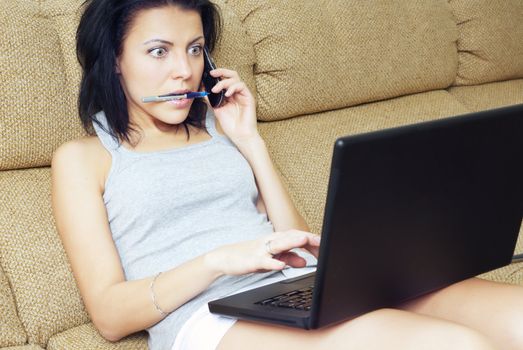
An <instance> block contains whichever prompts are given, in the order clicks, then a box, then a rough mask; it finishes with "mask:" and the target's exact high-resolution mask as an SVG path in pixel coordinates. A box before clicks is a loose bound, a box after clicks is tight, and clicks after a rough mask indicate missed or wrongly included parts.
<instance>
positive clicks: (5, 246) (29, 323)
mask: <svg viewBox="0 0 523 350" xmlns="http://www.w3.org/2000/svg"><path fill="white" fill-rule="evenodd" d="M50 187H51V174H50V169H49V168H39V169H28V170H12V171H0V194H1V201H0V222H1V223H2V225H0V256H1V257H2V260H1V263H2V267H3V269H4V272H5V273H6V275H7V277H8V279H9V282H10V283H11V289H12V290H13V294H14V295H15V296H16V303H17V309H18V316H19V317H20V320H21V321H22V324H23V325H24V328H25V330H26V332H27V336H28V340H29V343H34V344H39V345H42V346H44V347H45V344H46V343H47V340H48V339H49V338H50V337H51V336H52V335H54V334H56V333H59V332H62V331H64V330H66V329H69V328H72V327H75V326H78V325H81V324H84V323H87V322H88V321H89V318H88V316H87V314H86V312H85V310H84V307H83V304H82V302H81V299H80V295H79V292H78V290H77V288H76V284H75V281H74V278H73V276H72V273H71V270H70V267H69V265H68V263H67V259H66V256H65V252H64V250H63V248H62V245H61V242H60V239H59V237H58V234H57V233H56V230H55V227H54V222H53V219H52V213H51V191H50Z"/></svg>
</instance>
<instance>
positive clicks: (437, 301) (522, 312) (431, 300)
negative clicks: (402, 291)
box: [402, 278, 523, 350]
mask: <svg viewBox="0 0 523 350" xmlns="http://www.w3.org/2000/svg"><path fill="white" fill-rule="evenodd" d="M402 308H403V309H404V310H409V311H414V312H417V313H420V314H423V315H427V316H432V317H438V318H441V319H445V320H448V321H451V322H455V323H459V324H462V325H464V326H466V327H469V328H473V329H475V330H477V331H479V332H480V333H482V334H484V335H486V336H487V337H489V338H490V339H492V340H493V341H494V342H495V344H496V346H497V347H498V348H501V349H507V350H509V349H520V350H521V349H523V287H521V286H515V285H510V284H502V283H496V282H491V281H486V280H482V279H479V278H473V279H469V280H466V281H463V282H460V283H456V284H454V285H452V286H450V287H447V288H445V289H442V290H440V291H438V292H435V293H432V294H429V295H427V296H425V297H421V298H419V299H416V300H414V301H412V302H410V303H407V304H405V305H404V306H403V307H402Z"/></svg>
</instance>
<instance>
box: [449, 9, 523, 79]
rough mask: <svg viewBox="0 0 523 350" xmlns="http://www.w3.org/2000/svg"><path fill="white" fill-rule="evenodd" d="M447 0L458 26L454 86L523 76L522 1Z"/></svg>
mask: <svg viewBox="0 0 523 350" xmlns="http://www.w3.org/2000/svg"><path fill="white" fill-rule="evenodd" d="M449 2H450V6H451V7H452V11H453V13H454V16H455V18H456V22H457V25H458V28H459V40H458V53H459V66H458V72H457V77H456V82H455V85H475V84H482V83H488V82H493V81H500V80H509V79H516V78H523V39H522V38H523V1H521V0H503V1H491V0H475V1H470V0H450V1H449Z"/></svg>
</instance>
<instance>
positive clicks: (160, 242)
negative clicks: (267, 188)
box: [93, 109, 273, 350]
mask: <svg viewBox="0 0 523 350" xmlns="http://www.w3.org/2000/svg"><path fill="white" fill-rule="evenodd" d="M95 118H96V119H97V120H98V121H99V122H100V123H101V124H102V125H103V128H104V129H105V130H108V126H107V122H106V118H105V114H103V112H100V113H98V114H97V115H96V117H95ZM205 124H206V128H207V131H208V133H209V134H210V136H211V138H210V139H209V140H207V141H203V142H199V143H197V144H192V145H188V146H186V147H181V148H175V149H170V150H164V151H157V152H134V151H131V150H128V149H127V148H125V147H124V146H122V145H120V144H119V143H118V142H116V141H115V139H114V138H113V137H112V136H110V135H109V134H108V133H107V132H106V131H104V130H103V129H102V128H101V127H100V126H99V125H98V124H96V123H93V125H94V127H95V129H96V133H97V135H98V137H99V139H100V140H101V142H102V144H103V145H104V147H105V148H106V149H107V150H108V151H109V153H110V154H111V158H112V160H111V162H112V163H111V169H110V170H109V174H108V175H107V180H106V183H105V186H104V194H103V199H104V204H105V207H106V209H107V218H108V221H109V226H110V229H111V233H112V237H113V240H114V242H115V245H116V248H117V250H118V254H119V256H120V260H121V262H122V267H123V270H124V272H125V277H126V279H127V280H136V279H142V278H149V277H152V276H154V275H156V274H157V273H159V272H162V271H166V270H170V269H172V268H174V267H176V266H178V265H181V264H183V263H185V262H186V261H189V260H191V259H194V258H196V257H198V256H200V255H202V254H205V253H207V252H209V251H211V250H213V249H215V248H217V247H220V246H223V245H226V244H233V243H237V242H240V241H244V240H252V239H258V238H260V237H261V236H263V235H266V234H269V233H271V232H273V227H272V224H271V223H270V222H269V221H268V220H267V215H266V214H263V213H260V212H258V209H257V207H256V204H257V201H258V190H257V187H256V182H255V179H254V174H253V173H252V170H251V168H250V166H249V163H248V162H247V160H246V159H245V158H244V157H243V156H242V154H241V153H240V151H238V149H237V148H236V147H235V146H234V144H233V143H232V142H231V141H230V140H229V139H228V138H227V137H226V136H223V135H220V134H218V133H217V131H216V129H215V125H214V114H213V113H212V111H211V109H209V111H208V113H207V118H206V121H205ZM268 274H271V273H267V274H263V273H262V274H249V275H244V276H224V277H222V278H220V279H219V280H217V281H216V282H215V283H213V284H212V285H211V286H209V288H207V289H206V290H205V291H204V292H202V293H201V294H199V295H198V296H197V297H195V298H193V299H191V300H190V301H188V302H187V303H185V304H184V305H182V306H181V307H179V308H178V309H176V310H174V312H172V313H171V314H170V315H168V316H167V317H166V318H165V319H163V320H162V321H160V322H159V323H157V324H156V325H154V326H153V327H151V328H149V329H148V332H149V347H150V348H151V349H152V350H157V349H158V350H159V349H168V348H170V347H171V346H172V344H173V342H174V338H175V336H176V334H177V333H178V332H179V330H180V329H181V327H182V325H183V324H184V323H185V321H187V319H189V317H190V316H191V315H192V314H193V313H194V312H195V311H196V310H197V309H198V308H199V307H200V306H201V305H203V304H205V303H207V302H208V301H210V300H213V299H216V298H219V297H221V296H225V295H228V294H230V293H232V292H234V291H237V290H238V289H240V288H243V287H245V286H248V285H250V284H252V283H253V282H256V281H259V280H261V279H263V278H265V277H266V276H267V275H268ZM151 307H152V304H151Z"/></svg>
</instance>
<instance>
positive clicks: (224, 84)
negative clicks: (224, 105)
mask: <svg viewBox="0 0 523 350" xmlns="http://www.w3.org/2000/svg"><path fill="white" fill-rule="evenodd" d="M240 81H241V80H239V79H234V78H228V79H223V80H220V81H219V82H218V83H216V85H214V86H213V87H212V89H211V91H212V92H214V93H218V92H220V91H222V90H227V89H229V88H230V87H231V86H232V85H233V84H235V83H237V82H240Z"/></svg>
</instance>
